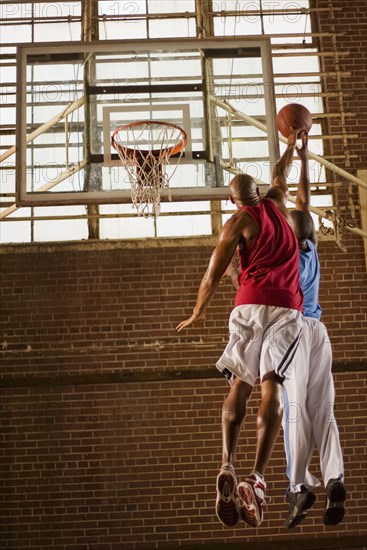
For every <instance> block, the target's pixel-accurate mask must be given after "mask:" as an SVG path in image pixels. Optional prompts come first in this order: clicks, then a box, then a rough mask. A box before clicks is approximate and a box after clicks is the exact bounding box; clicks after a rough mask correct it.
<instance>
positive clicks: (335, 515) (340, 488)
mask: <svg viewBox="0 0 367 550" xmlns="http://www.w3.org/2000/svg"><path fill="white" fill-rule="evenodd" d="M346 496H347V493H346V490H345V487H344V483H343V482H342V481H340V480H339V479H329V481H328V484H327V485H326V507H325V512H324V524H325V525H337V524H338V523H340V522H341V520H342V519H343V517H344V512H345V498H346Z"/></svg>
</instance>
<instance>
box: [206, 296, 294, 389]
mask: <svg viewBox="0 0 367 550" xmlns="http://www.w3.org/2000/svg"><path fill="white" fill-rule="evenodd" d="M302 326H303V315H302V313H301V312H300V311H298V310H296V309H288V308H284V307H277V306H265V305H253V304H249V305H248V304H246V305H241V306H237V307H236V308H234V310H233V311H232V313H231V315H230V318H229V341H228V344H227V346H226V348H225V350H224V352H223V354H222V356H221V357H220V358H219V360H218V361H217V364H216V366H217V369H219V370H220V371H221V372H222V373H223V374H224V375H225V376H226V378H227V379H228V381H229V383H230V384H231V383H232V381H233V379H234V377H238V378H240V379H241V380H243V381H244V382H247V384H250V386H254V385H255V382H256V379H257V377H258V376H260V380H262V379H263V377H264V376H265V375H266V374H267V373H271V372H273V371H274V372H275V373H276V374H277V375H278V376H279V377H280V379H281V380H284V379H285V378H288V377H289V374H290V371H291V368H292V363H293V359H294V356H295V353H296V351H297V348H298V344H299V340H300V337H301V334H302Z"/></svg>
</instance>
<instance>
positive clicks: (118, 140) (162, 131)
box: [111, 120, 187, 218]
mask: <svg viewBox="0 0 367 550" xmlns="http://www.w3.org/2000/svg"><path fill="white" fill-rule="evenodd" d="M111 141H112V146H113V147H114V148H115V149H116V151H117V153H118V155H119V157H120V160H121V163H122V166H123V167H124V168H125V170H126V171H127V173H128V177H129V181H130V184H131V200H132V203H133V206H134V207H135V208H136V210H137V212H138V215H143V216H144V217H145V218H148V217H149V216H153V217H157V216H158V215H159V213H160V199H161V194H162V191H163V189H165V188H168V189H169V182H170V179H171V177H172V176H173V174H174V172H175V171H176V168H177V165H178V163H179V162H180V160H181V157H182V153H183V149H184V147H185V145H186V141H187V136H186V133H185V131H184V130H183V129H182V128H180V127H179V126H176V125H175V124H170V123H169V122H160V121H157V120H141V121H137V122H131V123H130V124H125V125H124V126H121V127H120V128H118V129H117V130H115V131H114V132H113V134H112V138H111ZM173 155H178V156H177V157H174V160H175V161H176V166H175V168H174V170H173V172H172V173H171V174H170V175H168V174H167V166H169V165H170V158H171V157H173ZM169 198H170V200H171V197H170V196H169Z"/></svg>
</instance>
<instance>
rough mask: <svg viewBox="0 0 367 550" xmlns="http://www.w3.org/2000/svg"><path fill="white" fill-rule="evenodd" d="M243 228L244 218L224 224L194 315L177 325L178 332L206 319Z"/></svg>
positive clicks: (201, 284)
mask: <svg viewBox="0 0 367 550" xmlns="http://www.w3.org/2000/svg"><path fill="white" fill-rule="evenodd" d="M242 226H243V218H242V220H241V219H238V218H235V217H232V218H230V219H229V220H228V221H227V222H226V223H225V224H224V226H223V229H222V231H221V234H220V237H219V242H218V244H217V246H216V247H215V249H214V251H213V253H212V255H211V258H210V260H209V264H208V267H207V270H206V272H205V274H204V276H203V278H202V280H201V283H200V287H199V291H198V295H197V299H196V305H195V307H194V309H193V312H192V315H191V316H190V317H189V318H188V319H186V320H185V321H182V322H181V323H179V324H178V325H177V327H176V330H177V331H178V332H180V331H181V330H183V329H184V328H188V327H190V326H191V325H192V324H194V323H195V322H196V321H200V320H202V319H205V310H206V308H207V306H208V304H209V302H210V300H211V298H212V297H213V296H214V294H215V291H216V290H217V287H218V285H219V281H220V280H221V278H222V276H223V275H224V273H225V271H226V269H227V267H228V265H229V263H230V261H231V259H232V257H233V254H234V253H235V250H236V247H237V245H238V243H239V240H240V237H241V230H242Z"/></svg>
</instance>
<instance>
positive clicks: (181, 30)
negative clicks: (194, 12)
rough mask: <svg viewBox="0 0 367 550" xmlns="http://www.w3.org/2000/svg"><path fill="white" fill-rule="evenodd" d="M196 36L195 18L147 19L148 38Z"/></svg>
mask: <svg viewBox="0 0 367 550" xmlns="http://www.w3.org/2000/svg"><path fill="white" fill-rule="evenodd" d="M162 36H164V37H165V38H167V37H170V36H172V37H174V36H176V37H179V36H196V23H195V19H160V20H157V21H154V20H150V21H149V38H161V37H162Z"/></svg>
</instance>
